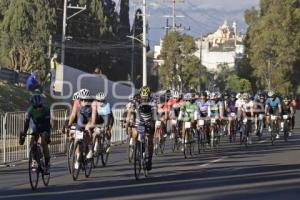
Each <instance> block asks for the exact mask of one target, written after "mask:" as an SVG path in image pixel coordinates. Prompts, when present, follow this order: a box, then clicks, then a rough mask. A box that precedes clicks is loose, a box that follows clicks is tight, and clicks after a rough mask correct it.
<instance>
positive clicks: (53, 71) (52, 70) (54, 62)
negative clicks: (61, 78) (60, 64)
mask: <svg viewBox="0 0 300 200" xmlns="http://www.w3.org/2000/svg"><path fill="white" fill-rule="evenodd" d="M56 67H57V53H54V55H53V57H52V58H51V62H50V73H51V83H53V82H55V75H56Z"/></svg>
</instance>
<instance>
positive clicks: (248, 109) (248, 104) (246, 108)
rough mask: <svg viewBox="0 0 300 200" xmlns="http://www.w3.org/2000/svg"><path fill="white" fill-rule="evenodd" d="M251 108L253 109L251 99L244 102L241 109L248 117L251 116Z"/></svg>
mask: <svg viewBox="0 0 300 200" xmlns="http://www.w3.org/2000/svg"><path fill="white" fill-rule="evenodd" d="M251 109H253V101H248V102H244V104H243V105H242V111H243V112H245V113H246V115H247V116H248V117H251Z"/></svg>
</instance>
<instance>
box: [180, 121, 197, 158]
mask: <svg viewBox="0 0 300 200" xmlns="http://www.w3.org/2000/svg"><path fill="white" fill-rule="evenodd" d="M184 127H185V132H184V134H183V137H182V140H183V144H182V145H183V154H184V158H185V159H186V158H187V155H188V153H189V154H190V156H191V157H192V156H193V151H194V139H193V134H192V123H191V122H184Z"/></svg>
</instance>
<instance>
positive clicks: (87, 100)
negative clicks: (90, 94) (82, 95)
mask: <svg viewBox="0 0 300 200" xmlns="http://www.w3.org/2000/svg"><path fill="white" fill-rule="evenodd" d="M80 101H82V102H89V101H90V100H89V99H80Z"/></svg>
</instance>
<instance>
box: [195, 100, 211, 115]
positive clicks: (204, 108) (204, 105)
mask: <svg viewBox="0 0 300 200" xmlns="http://www.w3.org/2000/svg"><path fill="white" fill-rule="evenodd" d="M195 103H196V105H197V106H198V107H199V112H200V117H207V115H208V107H209V105H210V102H209V101H205V102H202V101H201V100H196V102H195Z"/></svg>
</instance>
